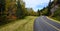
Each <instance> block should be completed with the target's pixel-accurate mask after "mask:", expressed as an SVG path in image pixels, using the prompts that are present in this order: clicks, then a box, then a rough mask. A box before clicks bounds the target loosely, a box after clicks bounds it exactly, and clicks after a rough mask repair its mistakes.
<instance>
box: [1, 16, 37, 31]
mask: <svg viewBox="0 0 60 31" xmlns="http://www.w3.org/2000/svg"><path fill="white" fill-rule="evenodd" d="M35 18H37V17H35V16H27V17H25V18H24V19H21V20H18V21H15V22H13V23H10V24H7V25H5V26H4V27H2V28H0V31H33V22H34V20H35Z"/></svg>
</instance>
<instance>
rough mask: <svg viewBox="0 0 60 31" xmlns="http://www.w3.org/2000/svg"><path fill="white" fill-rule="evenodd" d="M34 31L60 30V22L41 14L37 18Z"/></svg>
mask: <svg viewBox="0 0 60 31" xmlns="http://www.w3.org/2000/svg"><path fill="white" fill-rule="evenodd" d="M34 31H60V24H59V23H56V22H54V21H51V20H49V19H47V17H46V16H40V17H38V18H36V19H35V22H34Z"/></svg>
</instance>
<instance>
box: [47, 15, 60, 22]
mask: <svg viewBox="0 0 60 31" xmlns="http://www.w3.org/2000/svg"><path fill="white" fill-rule="evenodd" d="M47 18H48V19H50V20H52V21H54V22H57V23H60V20H58V18H57V19H56V18H51V17H48V16H47Z"/></svg>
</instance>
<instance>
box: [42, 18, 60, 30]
mask: <svg viewBox="0 0 60 31" xmlns="http://www.w3.org/2000/svg"><path fill="white" fill-rule="evenodd" d="M41 19H42V20H43V21H44V22H45V23H47V24H48V25H50V26H51V27H53V28H55V29H56V30H58V31H60V29H58V28H57V27H55V26H53V25H52V24H50V23H48V22H46V21H45V20H44V19H43V18H42V17H41Z"/></svg>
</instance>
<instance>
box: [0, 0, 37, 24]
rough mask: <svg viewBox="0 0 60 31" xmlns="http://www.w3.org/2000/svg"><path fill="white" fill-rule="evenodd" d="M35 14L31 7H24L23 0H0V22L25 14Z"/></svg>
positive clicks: (18, 17)
mask: <svg viewBox="0 0 60 31" xmlns="http://www.w3.org/2000/svg"><path fill="white" fill-rule="evenodd" d="M36 14H37V13H36V12H34V11H33V9H32V8H31V9H30V10H27V8H25V2H23V0H0V24H2V23H3V24H5V23H9V22H11V20H16V19H22V18H24V17H26V16H36Z"/></svg>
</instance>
